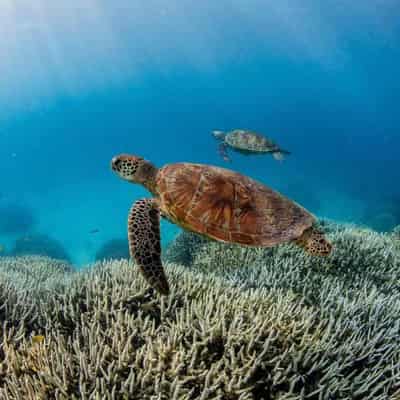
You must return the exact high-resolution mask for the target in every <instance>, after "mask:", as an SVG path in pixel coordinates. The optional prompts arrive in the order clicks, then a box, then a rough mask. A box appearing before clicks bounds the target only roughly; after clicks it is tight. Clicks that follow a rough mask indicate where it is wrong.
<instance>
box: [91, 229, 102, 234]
mask: <svg viewBox="0 0 400 400" xmlns="http://www.w3.org/2000/svg"><path fill="white" fill-rule="evenodd" d="M98 232H100V229H97V228H95V229H92V230H91V231H89V233H92V234H93V233H98Z"/></svg>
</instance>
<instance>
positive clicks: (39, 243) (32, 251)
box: [9, 233, 70, 261]
mask: <svg viewBox="0 0 400 400" xmlns="http://www.w3.org/2000/svg"><path fill="white" fill-rule="evenodd" d="M9 255H10V256H24V255H38V256H47V257H50V258H55V259H59V260H66V261H69V260H70V257H69V255H68V253H67V251H66V250H65V248H64V247H63V245H62V244H61V243H60V242H59V241H58V240H56V239H54V238H52V237H50V236H48V235H46V234H43V233H32V234H30V235H25V236H22V237H20V238H18V239H17V240H16V241H15V244H14V247H13V248H12V249H11V251H10V254H9Z"/></svg>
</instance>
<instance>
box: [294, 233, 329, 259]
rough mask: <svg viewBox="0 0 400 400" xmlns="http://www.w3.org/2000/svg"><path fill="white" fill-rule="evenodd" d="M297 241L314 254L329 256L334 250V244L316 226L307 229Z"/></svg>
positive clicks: (309, 252)
mask: <svg viewBox="0 0 400 400" xmlns="http://www.w3.org/2000/svg"><path fill="white" fill-rule="evenodd" d="M295 243H296V244H297V245H298V246H300V247H302V248H303V249H304V250H305V251H306V252H307V253H308V254H310V255H312V256H328V255H329V254H330V253H331V251H332V244H331V243H330V242H329V241H328V240H327V239H326V238H325V236H324V234H323V233H322V232H320V231H319V230H317V229H315V228H314V227H311V228H308V229H306V230H305V231H304V232H303V234H302V235H301V236H300V237H299V238H298V239H296V240H295Z"/></svg>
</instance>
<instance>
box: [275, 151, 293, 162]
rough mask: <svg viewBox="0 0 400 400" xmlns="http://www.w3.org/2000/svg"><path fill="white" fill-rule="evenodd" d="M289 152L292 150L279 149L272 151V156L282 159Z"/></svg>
mask: <svg viewBox="0 0 400 400" xmlns="http://www.w3.org/2000/svg"><path fill="white" fill-rule="evenodd" d="M289 154H290V151H287V150H282V149H279V150H276V151H274V152H273V153H272V157H274V158H275V160H278V161H282V160H284V159H285V158H286V156H287V155H289Z"/></svg>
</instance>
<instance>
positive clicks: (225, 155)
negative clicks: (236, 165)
mask: <svg viewBox="0 0 400 400" xmlns="http://www.w3.org/2000/svg"><path fill="white" fill-rule="evenodd" d="M227 147H228V146H227V145H226V144H225V143H221V144H220V145H219V146H218V153H219V155H220V156H221V157H222V159H223V160H224V161H226V162H230V161H231V159H230V158H229V156H228V153H227V151H226V148H227Z"/></svg>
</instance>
